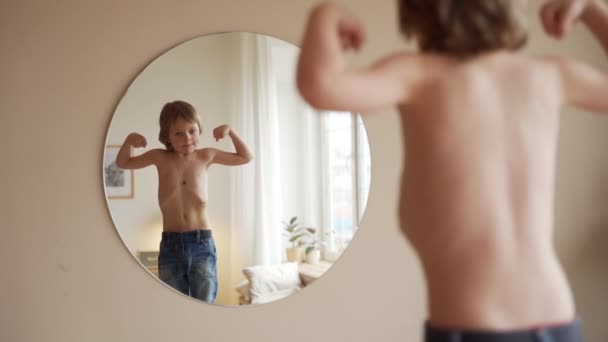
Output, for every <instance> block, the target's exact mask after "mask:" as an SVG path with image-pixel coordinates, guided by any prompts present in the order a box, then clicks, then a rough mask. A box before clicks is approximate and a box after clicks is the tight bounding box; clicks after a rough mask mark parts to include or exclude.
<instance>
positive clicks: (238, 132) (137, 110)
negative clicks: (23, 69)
mask: <svg viewBox="0 0 608 342" xmlns="http://www.w3.org/2000/svg"><path fill="white" fill-rule="evenodd" d="M298 52H299V49H298V48H297V47H295V46H293V45H291V44H288V43H286V42H283V41H281V40H278V39H276V38H272V37H268V36H263V35H259V34H252V33H222V34H215V35H209V36H204V37H199V38H196V39H193V40H190V41H187V42H185V43H183V44H181V45H179V46H177V47H175V48H173V49H171V50H169V51H168V52H166V53H164V54H163V55H161V56H160V57H158V58H157V59H156V60H154V61H153V62H152V63H151V64H150V65H148V66H147V67H146V68H145V69H144V70H143V72H142V73H141V74H140V75H139V76H138V77H137V78H136V79H135V81H133V83H132V84H131V85H130V87H129V89H128V90H127V92H126V94H125V95H124V97H123V98H122V100H121V101H120V103H119V105H118V107H117V109H116V111H115V113H114V116H113V118H112V121H111V124H110V127H109V130H108V133H107V137H106V145H105V152H104V158H103V177H104V187H105V194H106V199H107V203H108V208H109V211H110V214H111V216H112V220H113V222H114V225H115V227H116V230H117V231H118V233H119V235H120V237H121V239H122V241H123V242H124V244H125V246H126V247H127V248H128V249H129V251H130V252H131V253H132V255H133V256H134V257H135V258H136V260H138V262H139V263H141V265H142V266H143V267H144V268H145V269H147V270H148V271H149V272H150V273H151V274H153V275H154V276H155V277H157V278H158V279H160V280H161V281H162V282H163V283H164V284H166V285H167V286H168V288H171V289H174V290H175V291H177V292H178V293H182V294H183V295H187V296H190V297H193V298H196V299H199V300H201V301H204V302H207V303H215V304H221V305H248V304H261V303H267V302H271V301H274V300H278V299H281V298H284V297H287V296H289V295H292V294H294V293H296V292H298V291H300V290H302V289H304V288H305V287H306V286H309V285H310V284H311V283H312V282H314V281H315V280H316V279H318V278H319V277H320V276H321V275H322V274H323V273H324V272H326V271H327V270H328V269H329V267H331V265H332V264H333V262H335V261H336V259H337V258H338V257H339V256H340V254H341V253H342V252H343V250H344V249H345V248H346V247H347V245H348V244H349V242H350V241H351V239H352V237H353V235H354V234H355V232H356V230H357V226H358V224H359V222H360V220H361V217H362V214H363V211H364V209H365V205H366V201H367V196H368V191H369V182H370V156H369V147H368V143H367V136H366V133H365V129H364V126H363V123H362V121H361V119H360V117H359V115H358V114H353V113H335V112H318V111H315V110H314V109H312V108H311V107H309V106H307V105H306V104H305V102H304V101H303V100H302V99H301V98H300V97H299V94H298V92H297V89H296V87H295V81H294V77H295V68H296V63H297V57H298ZM161 113H162V118H161Z"/></svg>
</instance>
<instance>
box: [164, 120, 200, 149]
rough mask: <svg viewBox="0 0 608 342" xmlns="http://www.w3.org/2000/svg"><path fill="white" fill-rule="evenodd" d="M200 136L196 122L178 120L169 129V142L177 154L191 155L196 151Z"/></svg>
mask: <svg viewBox="0 0 608 342" xmlns="http://www.w3.org/2000/svg"><path fill="white" fill-rule="evenodd" d="M199 135H200V132H199V129H198V125H197V124H196V122H188V121H186V120H184V119H182V118H177V120H175V122H174V123H173V124H172V125H171V128H170V129H169V142H170V143H171V146H172V147H173V150H175V152H178V153H183V154H189V153H192V152H194V151H195V150H196V147H197V146H198V139H199Z"/></svg>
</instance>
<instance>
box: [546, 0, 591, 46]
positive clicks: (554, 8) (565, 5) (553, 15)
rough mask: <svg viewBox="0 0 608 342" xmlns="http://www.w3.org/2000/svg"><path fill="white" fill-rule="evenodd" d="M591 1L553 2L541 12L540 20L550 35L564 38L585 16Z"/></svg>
mask: <svg viewBox="0 0 608 342" xmlns="http://www.w3.org/2000/svg"><path fill="white" fill-rule="evenodd" d="M588 4H589V0H551V1H548V2H547V3H545V4H544V5H543V6H542V7H541V10H540V19H541V22H542V24H543V27H544V29H545V32H547V34H548V35H550V36H552V37H554V38H558V39H560V38H563V37H564V36H565V35H566V34H567V33H568V32H569V31H570V29H571V28H572V26H573V25H574V23H575V22H576V21H577V20H578V19H579V18H580V16H581V15H582V14H583V12H584V11H585V9H586V8H587V5H588Z"/></svg>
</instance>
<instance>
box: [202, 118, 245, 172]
mask: <svg viewBox="0 0 608 342" xmlns="http://www.w3.org/2000/svg"><path fill="white" fill-rule="evenodd" d="M226 136H229V137H230V139H231V140H232V143H233V144H234V149H235V150H236V152H235V153H228V152H225V151H222V150H218V149H216V148H209V149H208V151H209V152H210V153H211V156H212V160H211V163H218V164H222V165H233V166H234V165H242V164H247V163H249V162H250V161H252V160H253V154H252V153H251V151H249V148H248V147H247V145H245V143H244V142H243V140H242V139H241V137H240V136H239V135H238V133H237V132H236V131H235V130H234V129H232V128H231V127H230V126H228V125H222V126H219V127H216V128H215V129H214V130H213V137H214V138H215V141H218V140H220V139H223V138H224V137H226Z"/></svg>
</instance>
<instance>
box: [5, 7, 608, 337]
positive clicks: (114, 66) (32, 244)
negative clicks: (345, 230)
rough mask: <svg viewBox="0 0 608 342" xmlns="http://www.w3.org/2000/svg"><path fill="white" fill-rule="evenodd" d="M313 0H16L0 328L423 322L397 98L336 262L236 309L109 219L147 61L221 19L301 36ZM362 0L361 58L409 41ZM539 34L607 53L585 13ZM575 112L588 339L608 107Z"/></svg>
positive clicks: (571, 155)
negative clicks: (105, 173) (314, 277)
mask: <svg viewBox="0 0 608 342" xmlns="http://www.w3.org/2000/svg"><path fill="white" fill-rule="evenodd" d="M312 3H313V2H312V1H307V0H298V1H279V0H256V1H253V0H242V1H236V0H231V1H228V0H221V1H220V0H199V1H179V2H174V1H164V2H161V1H129V2H122V1H97V2H95V3H93V2H90V4H86V5H85V2H81V1H61V2H54V3H52V2H47V1H34V0H27V1H17V0H13V1H3V2H2V6H1V8H2V10H1V11H0V42H1V44H2V45H1V49H2V54H1V55H0V56H1V57H0V75H2V76H1V78H0V81H1V88H0V89H1V93H0V94H1V96H2V98H1V99H0V113H1V118H2V119H1V120H2V121H1V122H0V123H1V126H0V127H2V130H3V133H4V134H2V141H3V142H4V143H3V144H2V145H3V146H4V149H3V153H4V158H3V162H2V167H1V168H0V170H1V171H0V172H1V176H2V177H1V179H2V182H3V183H2V188H1V189H2V190H1V191H2V193H3V196H2V204H3V205H2V206H1V207H2V220H3V224H2V227H3V229H2V233H3V234H2V237H1V239H0V260H2V261H1V262H2V264H1V270H2V285H1V287H0V304H1V305H0V307H1V309H0V340H1V341H127V340H133V341H165V340H184V341H186V340H194V339H200V338H201V337H202V336H204V337H207V338H208V339H209V340H213V341H239V340H245V339H247V340H259V341H270V342H272V341H285V340H289V341H310V340H311V339H313V338H314V337H319V340H321V341H330V340H337V341H368V340H372V339H373V340H376V341H416V340H418V339H419V336H420V322H421V321H422V320H423V319H424V317H425V310H424V309H423V307H424V297H423V296H424V290H423V282H422V278H421V272H420V268H419V265H418V262H417V261H416V259H415V258H414V256H413V254H412V251H411V249H410V248H409V245H408V244H407V243H406V242H405V241H404V240H403V239H402V238H401V236H400V235H399V233H398V229H397V222H396V219H395V215H394V212H395V201H394V199H395V198H396V196H397V193H396V189H397V188H398V187H397V184H398V180H399V178H398V177H399V169H398V168H395V165H398V161H399V159H400V157H399V156H400V155H401V147H400V143H401V138H400V136H399V131H398V119H397V117H396V115H394V114H393V112H392V111H386V112H385V113H379V114H380V115H373V116H368V117H366V119H365V123H366V125H367V128H368V133H369V139H370V143H371V154H372V160H373V170H372V188H371V194H370V200H369V205H368V210H367V212H366V215H365V217H364V219H363V225H362V227H361V229H360V231H359V233H358V235H357V236H356V237H355V239H354V240H353V242H352V244H351V247H350V248H349V249H348V250H347V251H346V253H345V254H344V256H343V257H342V258H341V259H340V260H339V261H338V263H337V264H336V266H335V267H334V268H333V269H332V270H331V271H330V272H329V273H327V274H326V275H325V276H324V277H323V278H322V279H321V280H319V281H318V282H317V283H316V284H314V285H313V286H311V287H310V288H308V289H307V290H306V291H303V292H302V293H300V294H298V295H296V296H292V297H290V298H289V299H287V300H283V301H279V302H275V303H272V304H268V305H264V306H256V307H253V308H246V309H234V308H223V307H217V306H207V305H204V304H201V303H200V302H198V301H195V300H190V299H188V298H185V297H182V296H180V295H177V294H176V293H174V292H173V291H168V290H167V289H166V288H165V287H164V286H163V285H161V284H160V283H158V282H156V281H154V280H153V279H152V277H151V276H150V275H149V274H147V273H146V272H145V271H144V270H142V269H141V268H140V266H139V265H138V264H137V263H136V262H135V261H134V260H133V259H132V258H131V256H130V255H129V252H128V251H127V250H126V248H124V246H123V244H122V243H121V241H120V239H119V237H118V235H117V234H116V232H115V230H114V228H113V227H112V222H111V220H110V216H109V214H108V210H107V207H106V204H105V200H104V196H103V189H102V183H101V158H102V151H103V144H104V138H105V132H106V129H107V127H108V125H109V122H110V118H111V114H112V113H113V112H114V110H115V107H116V105H117V103H118V101H119V100H120V98H121V95H122V94H123V93H124V91H125V90H126V87H127V86H128V85H129V84H130V82H131V81H132V80H133V79H134V78H135V77H136V76H137V74H138V73H139V72H140V71H141V70H142V69H143V68H144V67H145V65H147V64H148V63H149V62H150V61H152V60H153V59H154V58H155V57H156V56H158V55H159V54H161V53H162V52H164V51H166V50H167V49H169V48H171V47H173V46H175V45H176V44H178V43H180V42H182V41H185V40H187V39H189V38H193V37H195V36H198V35H201V34H205V33H211V32H220V31H231V30H234V31H253V32H259V33H264V34H269V35H273V36H276V37H278V38H281V39H283V40H286V41H289V42H292V43H296V42H297V41H298V39H299V37H300V34H301V29H302V26H303V25H304V22H305V17H304V15H305V13H306V10H307V9H308V8H309V6H310V5H311V4H312ZM349 4H351V6H352V8H353V10H354V11H355V12H356V13H358V14H360V15H362V16H363V18H364V20H365V22H366V24H367V25H368V27H367V30H368V36H369V37H371V38H372V41H370V42H369V44H368V46H367V48H366V50H365V52H364V53H363V54H362V55H361V56H360V57H358V58H357V59H356V60H357V62H367V61H370V60H371V59H372V58H374V57H376V56H378V55H380V54H382V53H385V52H387V51H390V50H391V49H392V48H394V46H396V45H398V44H401V40H400V38H399V37H398V35H397V33H396V30H395V24H394V20H393V19H394V18H395V16H394V14H392V6H393V2H391V1H383V2H380V1H372V0H351V1H349ZM535 30H538V29H537V27H535ZM532 44H533V46H532V48H530V51H532V52H536V51H558V49H561V50H562V51H565V52H567V53H568V54H571V55H576V56H581V57H583V58H585V59H586V60H588V61H592V62H602V66H603V67H604V68H607V67H608V63H606V62H605V59H604V56H603V55H602V54H601V52H600V50H599V48H598V47H597V46H596V45H595V43H593V41H592V40H590V39H589V36H588V35H587V34H586V33H585V32H583V31H580V32H576V33H575V37H572V39H569V40H568V42H567V43H566V44H565V45H557V44H556V43H552V42H549V41H548V40H546V39H545V38H543V37H540V36H538V35H537V36H535V37H534V39H533V40H532ZM562 123H563V127H562V140H561V145H560V152H559V153H560V154H559V165H558V166H559V172H558V176H559V179H558V187H559V189H558V198H557V209H558V212H557V233H556V241H557V244H558V246H559V252H560V256H561V257H562V259H563V260H564V263H565V265H566V268H567V272H568V274H569V275H570V276H571V277H572V285H573V287H574V291H575V296H576V299H577V300H578V303H579V311H580V312H581V313H582V315H583V316H584V318H585V320H586V326H585V329H586V333H587V341H590V342H603V341H606V340H608V326H606V324H605V317H606V316H607V315H608V305H606V304H608V303H607V301H608V300H607V299H606V298H608V297H606V294H605V290H606V288H608V271H607V267H606V260H607V258H608V248H606V246H608V227H607V226H608V214H605V213H606V211H605V203H607V202H608V201H607V200H608V185H605V184H608V183H607V180H608V179H607V178H608V158H606V155H605V153H604V151H605V149H606V147H607V146H608V134H606V131H607V130H608V120H606V119H605V118H600V117H599V116H592V115H589V114H577V113H574V112H568V113H566V114H564V116H563V121H562ZM396 160H397V161H396ZM387 199H388V200H387ZM377 265H383V267H374V266H377ZM389 266H392V267H389ZM514 281H516V280H514Z"/></svg>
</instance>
